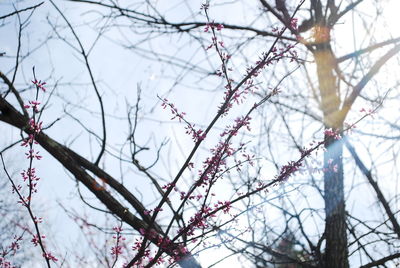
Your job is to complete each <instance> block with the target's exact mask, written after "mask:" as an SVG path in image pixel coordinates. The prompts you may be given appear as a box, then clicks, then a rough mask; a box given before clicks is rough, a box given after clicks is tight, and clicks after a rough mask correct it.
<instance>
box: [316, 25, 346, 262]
mask: <svg viewBox="0 0 400 268" xmlns="http://www.w3.org/2000/svg"><path fill="white" fill-rule="evenodd" d="M327 34H328V35H329V31H328V32H327ZM323 41H324V42H322V43H321V44H319V45H317V47H316V51H315V52H314V56H315V62H316V64H317V74H318V81H319V90H320V95H321V110H322V111H323V117H324V125H325V128H326V129H329V128H332V129H333V130H337V131H340V130H342V128H343V127H342V124H343V117H342V116H341V111H340V107H339V106H340V98H339V95H338V90H337V77H336V76H335V73H334V71H335V58H334V55H333V54H332V51H331V48H330V46H329V36H328V37H327V40H323ZM325 148H326V152H325V154H324V169H325V170H324V201H325V214H326V219H325V239H326V248H325V255H324V260H323V261H324V267H326V268H348V267H349V263H348V258H347V257H348V248H347V232H346V229H347V228H346V213H345V201H344V181H343V180H344V177H343V162H342V154H343V143H342V142H341V141H340V140H336V139H335V138H334V137H332V136H331V135H325Z"/></svg>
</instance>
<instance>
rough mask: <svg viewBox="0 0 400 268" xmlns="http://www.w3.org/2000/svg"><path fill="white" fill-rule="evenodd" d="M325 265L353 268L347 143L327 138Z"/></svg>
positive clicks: (328, 267)
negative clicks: (345, 179)
mask: <svg viewBox="0 0 400 268" xmlns="http://www.w3.org/2000/svg"><path fill="white" fill-rule="evenodd" d="M325 146H326V149H327V150H326V152H325V154H324V167H325V172H324V190H325V191H324V199H325V214H326V216H325V217H326V218H325V239H326V248H325V260H324V262H325V265H324V267H326V268H347V267H349V263H348V259H347V255H348V249H347V232H346V229H347V228H346V212H345V203H344V190H343V188H344V187H343V162H342V153H343V143H342V141H341V140H335V139H334V138H333V137H331V136H325Z"/></svg>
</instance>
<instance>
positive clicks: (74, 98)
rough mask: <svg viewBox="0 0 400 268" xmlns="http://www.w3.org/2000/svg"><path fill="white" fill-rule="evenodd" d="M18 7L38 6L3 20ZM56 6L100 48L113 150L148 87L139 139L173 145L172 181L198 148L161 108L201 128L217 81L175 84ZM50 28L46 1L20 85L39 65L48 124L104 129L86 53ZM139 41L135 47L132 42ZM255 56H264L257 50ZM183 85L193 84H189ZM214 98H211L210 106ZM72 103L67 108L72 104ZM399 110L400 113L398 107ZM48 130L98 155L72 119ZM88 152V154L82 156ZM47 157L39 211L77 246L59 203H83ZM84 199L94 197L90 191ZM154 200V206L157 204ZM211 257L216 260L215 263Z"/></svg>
mask: <svg viewBox="0 0 400 268" xmlns="http://www.w3.org/2000/svg"><path fill="white" fill-rule="evenodd" d="M194 2H195V3H193V4H192V3H191V4H190V5H191V6H190V8H191V9H192V10H194V11H195V12H197V11H198V7H200V4H201V2H200V1H194ZM378 2H379V3H380V4H381V5H382V6H383V7H384V9H383V14H382V16H384V17H385V18H386V21H387V24H388V25H387V27H388V29H389V32H390V34H391V35H392V36H393V37H398V36H400V29H399V27H398V14H397V13H398V10H399V8H400V3H399V1H396V0H383V1H378ZM12 3H14V4H15V5H16V6H17V7H25V6H29V5H32V4H34V3H38V1H2V2H0V10H1V11H0V16H1V15H2V14H6V13H8V12H9V11H11V10H13V7H12ZM56 3H57V4H58V5H59V7H60V9H61V10H63V13H64V14H65V15H66V16H67V17H68V19H69V20H70V21H73V22H74V24H75V25H76V26H77V27H76V31H77V34H78V35H79V36H80V37H82V41H83V46H84V47H85V48H86V49H89V48H90V47H91V46H92V45H93V43H95V47H94V49H93V50H92V51H91V54H90V57H89V62H90V64H91V66H93V73H94V76H95V79H96V81H98V84H99V86H100V89H101V91H102V94H103V99H104V101H105V106H106V107H107V110H106V113H107V114H109V115H112V116H110V117H109V119H108V121H107V129H108V130H109V131H108V139H109V141H111V144H113V146H115V147H117V146H120V145H121V144H124V143H125V139H126V136H127V133H128V128H127V126H126V122H125V120H124V119H123V117H125V116H126V110H127V107H126V103H131V104H132V103H135V101H136V100H137V95H136V90H137V88H138V87H140V88H142V92H143V94H142V103H143V108H142V110H141V111H140V115H141V124H140V127H139V128H138V135H137V136H138V139H139V141H140V142H141V143H144V144H146V145H147V146H149V147H150V148H151V149H156V148H157V145H158V144H160V143H161V142H162V141H163V140H164V139H165V138H167V139H168V140H169V141H170V143H169V145H168V146H167V147H166V148H165V150H167V152H168V153H167V154H166V155H167V157H165V158H164V159H162V160H161V162H160V164H159V165H157V172H158V173H159V174H166V175H165V177H172V176H173V174H175V172H176V170H177V169H178V167H179V164H180V163H181V162H182V161H183V160H184V158H185V156H186V155H187V153H188V150H189V149H190V148H191V145H192V141H191V140H190V138H189V137H187V135H185V133H184V130H183V129H182V125H179V124H177V123H169V118H170V115H168V114H166V113H165V112H164V111H163V110H162V109H161V107H160V101H159V100H158V99H157V96H162V97H165V96H166V97H168V99H172V100H173V101H174V103H176V105H177V106H178V107H180V109H182V110H183V111H185V112H186V113H187V114H188V115H189V116H190V120H192V121H193V122H198V124H199V126H201V125H202V124H205V123H206V122H208V121H209V118H210V116H211V115H212V114H213V112H215V109H213V108H214V107H215V106H216V105H217V104H218V103H219V102H220V100H221V97H222V96H221V92H213V91H211V90H212V89H213V88H216V86H215V82H213V81H212V82H209V84H207V88H208V89H210V91H209V92H203V91H201V90H199V88H198V87H201V86H199V85H203V84H202V83H200V82H201V79H200V78H197V79H198V80H196V83H192V84H183V86H182V85H175V84H174V79H164V78H165V77H177V76H178V77H179V76H180V75H182V73H181V71H180V70H179V69H178V68H171V69H169V68H168V67H167V66H166V64H163V63H157V62H154V61H150V60H148V59H146V58H144V57H141V56H140V55H138V54H135V53H132V52H131V51H130V50H128V49H121V47H120V46H119V45H118V42H119V41H120V40H121V35H120V33H119V32H112V31H110V32H107V33H106V34H105V36H104V38H100V39H99V40H98V41H96V40H97V35H96V31H97V29H93V28H92V25H93V24H91V25H90V26H88V25H86V24H85V23H86V22H90V21H91V20H92V19H94V18H96V16H97V13H96V12H95V11H92V12H85V11H84V10H83V9H82V8H80V6H79V5H75V4H71V3H68V2H64V1H56ZM162 4H164V5H165V9H168V10H169V12H170V13H171V14H173V16H175V18H180V17H182V18H185V17H187V16H188V15H187V12H188V7H187V6H185V5H172V4H170V1H168V4H167V3H166V2H165V3H162ZM167 5H171V7H170V8H168V6H167ZM192 5H193V6H192ZM245 7H247V6H241V5H239V4H238V5H237V6H236V8H235V9H233V8H232V9H231V11H230V12H220V11H219V10H218V7H216V9H215V11H212V12H215V13H212V14H213V15H215V16H218V19H220V20H222V21H229V20H231V19H233V18H239V19H240V20H243V21H246V20H247V19H248V18H247V17H246V16H247V15H243V16H242V12H241V10H242V9H243V8H245ZM221 9H222V8H221ZM233 12H236V13H233ZM347 19H350V18H347ZM353 19H357V18H353ZM49 23H50V24H52V25H64V23H63V22H62V20H61V19H60V17H59V15H58V14H57V13H56V11H55V10H54V8H52V6H51V5H50V3H49V2H47V1H46V2H45V3H44V4H43V6H42V7H41V8H40V9H38V10H37V11H36V12H35V14H34V15H33V16H32V17H31V19H30V23H29V25H28V26H27V29H26V31H25V35H24V39H23V40H24V45H25V47H24V48H23V49H24V50H23V52H24V53H26V52H27V51H31V52H32V55H31V56H30V57H28V58H26V59H24V61H23V64H22V65H21V69H20V72H19V73H18V75H17V81H18V82H17V83H18V85H19V86H21V87H25V86H26V84H27V82H28V81H30V80H31V68H32V66H35V69H36V73H37V76H38V77H40V79H43V80H46V81H48V84H49V89H50V90H51V89H52V88H53V86H54V85H55V84H56V83H58V84H59V86H58V88H57V90H55V96H54V97H53V98H52V102H51V106H50V108H49V112H46V113H45V114H44V117H43V120H44V121H45V122H52V121H54V120H56V119H57V118H58V117H60V116H63V113H64V111H65V110H66V111H69V112H71V113H74V115H75V116H76V117H77V118H80V120H81V123H82V124H83V125H84V126H86V127H89V128H91V129H93V130H96V131H98V130H99V122H100V118H99V115H98V114H96V113H93V112H91V111H93V110H97V109H98V103H97V101H96V98H95V96H94V92H93V90H92V88H91V85H90V84H89V83H88V82H89V79H88V75H87V72H86V70H85V68H83V67H82V58H81V56H80V55H79V52H77V51H75V50H74V49H73V48H71V46H69V45H68V44H66V43H65V42H63V41H61V40H59V38H58V36H57V35H56V34H55V33H54V31H52V30H51V27H49ZM97 27H101V25H97ZM57 29H58V32H59V33H60V35H61V36H62V37H66V40H67V41H68V42H70V43H71V44H74V46H76V42H75V41H74V40H73V38H72V36H71V34H70V32H69V30H68V29H66V28H62V27H59V28H57ZM339 30H340V31H341V33H342V32H345V31H346V30H348V31H349V32H348V35H347V34H343V35H341V36H337V38H338V39H339V38H342V39H343V40H344V42H342V43H343V44H346V42H345V41H346V39H347V38H350V37H351V30H352V29H349V28H348V27H347V24H346V23H345V22H343V25H340V24H339V26H338V32H339ZM371 30H373V31H375V32H376V38H377V39H378V37H379V36H382V37H387V36H388V33H387V32H380V31H382V30H381V28H377V29H371ZM16 34H17V32H16V24H15V22H14V21H8V22H7V24H6V25H5V26H3V27H0V50H1V51H0V52H2V51H4V52H6V55H8V57H5V58H0V70H1V71H3V72H5V73H7V72H9V71H10V70H11V67H12V66H13V65H12V64H13V59H12V57H13V56H14V55H15V48H16ZM46 39H48V41H47V43H46V44H45V45H43V46H41V47H40V48H39V49H37V50H35V48H36V47H37V46H38V45H39V44H41V43H42V42H44V41H45V40H46ZM378 40H381V39H378ZM358 42H359V43H360V44H362V42H363V40H359V41H358ZM132 43H135V42H134V41H132ZM139 45H141V44H139ZM152 45H153V46H154V47H152V48H153V49H157V50H161V51H163V52H165V53H176V55H177V56H179V57H184V58H193V62H194V63H195V64H198V65H201V66H207V64H205V63H204V62H201V60H200V59H201V56H202V54H201V53H202V52H198V51H194V48H195V46H196V43H194V42H193V41H191V40H187V39H185V37H174V38H168V37H165V38H161V39H159V40H158V41H155V42H152ZM341 49H342V51H343V52H345V51H347V50H348V51H350V50H351V49H352V48H347V47H346V46H345V45H344V46H343V47H342V48H341ZM254 54H257V53H256V52H254ZM241 63H242V62H241V61H240V60H238V61H237V65H240V64H241ZM212 65H213V64H212V63H210V64H209V66H212ZM393 65H394V66H393V68H398V67H397V66H396V64H393ZM395 71H397V70H395ZM382 75H384V74H382ZM189 77H190V76H189ZM182 79H184V78H182ZM186 79H187V78H186ZM184 81H185V82H186V81H187V80H184ZM384 82H385V83H388V86H390V84H391V81H388V80H384ZM28 95H29V94H27V96H28ZM31 96H32V94H31ZM210 96H212V98H211V99H212V100H211V101H210ZM66 99H67V100H68V102H66V101H65V100H66ZM78 106H79V107H78ZM81 108H83V109H81ZM85 109H87V110H85ZM393 109H396V107H394V108H393ZM389 112H390V110H389ZM397 112H398V110H397ZM221 127H222V126H221ZM70 130H72V131H70ZM0 131H1V133H2V134H3V136H2V141H1V142H4V144H7V143H8V142H10V141H14V140H15V138H16V137H17V136H18V134H19V132H18V131H17V130H15V129H11V128H9V127H8V126H5V125H4V124H0ZM47 132H48V133H49V134H50V135H52V136H54V137H56V139H57V140H58V141H62V142H64V143H65V144H71V147H72V148H73V149H76V150H78V151H80V152H81V153H82V154H84V155H85V156H86V157H89V158H93V157H94V156H95V155H96V154H97V152H98V148H97V147H96V146H88V144H91V143H96V142H95V141H94V140H93V139H92V140H90V139H89V138H88V135H86V134H84V131H83V130H82V128H81V126H80V125H79V124H78V123H77V122H76V121H75V120H73V119H71V118H69V117H66V116H63V119H62V121H61V123H55V125H54V127H52V128H51V129H49V130H48V131H47ZM71 132H72V133H71ZM213 142H214V141H213V140H212V141H210V142H209V143H208V144H207V145H206V146H205V147H211V146H212V144H213ZM82 148H85V149H84V150H81V149H82ZM283 150H284V149H283ZM21 152H22V149H16V150H14V151H12V152H10V153H9V154H7V155H6V157H7V159H8V160H9V161H11V162H12V163H13V162H14V163H15V166H16V167H19V166H20V165H23V164H20V163H24V162H23V161H24V159H22V157H21ZM42 153H43V156H44V160H43V161H41V162H38V163H37V168H38V170H40V175H41V177H42V178H43V180H42V182H41V190H42V193H43V194H41V195H40V198H38V203H39V204H40V205H39V206H40V207H41V206H43V207H45V211H43V213H46V214H48V217H49V223H51V224H49V225H51V232H52V233H54V234H55V239H56V241H65V240H70V241H71V243H73V241H75V239H76V237H78V236H79V234H78V229H77V227H76V226H74V223H73V222H72V221H71V220H70V219H69V218H68V217H66V215H65V213H64V212H63V211H62V210H61V209H60V207H59V205H58V203H57V202H60V203H68V205H69V206H70V207H71V208H77V209H79V208H80V207H81V206H82V204H81V202H80V201H79V198H78V197H77V196H76V188H75V183H74V181H73V180H72V179H71V178H67V176H66V172H65V171H64V170H63V168H62V167H61V166H60V165H59V164H58V163H57V162H56V161H54V160H52V158H51V156H50V155H48V154H46V153H45V152H44V151H43V150H42ZM114 153H118V150H114ZM206 153H207V152H206V151H205V149H204V151H203V152H202V154H200V156H199V157H198V159H197V160H199V161H201V159H202V157H203V156H204V155H205V154H206ZM170 156H173V157H170ZM154 158H155V156H154V153H153V151H151V152H144V153H142V155H141V161H143V163H144V164H150V163H151V162H152V161H153V160H154ZM282 162H283V160H282ZM101 165H102V166H104V167H105V168H106V169H107V170H108V171H109V172H110V173H111V174H114V175H115V176H122V175H124V177H125V178H127V180H128V181H129V179H130V178H131V179H132V178H135V180H139V182H133V183H131V184H129V182H128V184H129V185H130V186H131V187H132V188H135V187H137V186H138V185H139V186H140V187H143V188H141V190H140V193H141V194H142V195H143V196H146V195H149V196H152V195H153V194H154V193H153V191H151V190H150V188H149V187H148V186H149V182H147V181H144V180H143V179H141V178H140V177H138V176H137V171H135V170H134V169H133V168H129V167H126V166H123V167H122V168H121V166H120V165H119V162H118V161H116V160H115V159H113V158H112V157H109V156H107V157H106V158H105V160H104V161H102V163H101ZM11 167H12V168H13V167H14V165H11ZM166 179H167V178H166ZM142 180H143V181H142ZM385 185H387V187H388V188H391V187H393V185H395V187H397V189H398V185H397V182H396V184H395V183H394V182H393V181H392V182H390V181H389V182H388V184H385ZM143 189H145V190H143ZM134 192H135V193H137V192H138V191H136V190H134ZM83 193H85V194H87V192H85V191H84V190H83ZM88 196H89V195H88ZM56 201H57V202H56ZM148 202H150V199H149V200H148ZM38 211H41V209H40V208H39V209H38ZM212 255H215V256H214V257H211V256H212ZM220 255H221V253H220V251H207V252H205V253H204V255H203V256H201V257H200V260H201V261H202V262H203V263H205V264H207V263H208V262H210V261H214V260H215V259H217V258H218V257H219V256H220ZM229 261H230V265H232V267H239V266H237V265H238V262H237V260H236V259H234V258H232V259H231V260H228V261H226V262H225V263H226V265H228V262H229ZM38 267H39V266H38Z"/></svg>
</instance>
